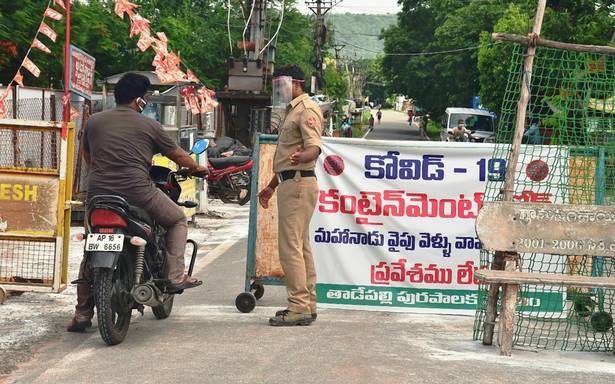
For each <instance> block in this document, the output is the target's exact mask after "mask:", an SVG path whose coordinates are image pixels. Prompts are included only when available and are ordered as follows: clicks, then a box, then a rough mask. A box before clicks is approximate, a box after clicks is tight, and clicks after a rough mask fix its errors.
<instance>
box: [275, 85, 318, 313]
mask: <svg viewBox="0 0 615 384" xmlns="http://www.w3.org/2000/svg"><path fill="white" fill-rule="evenodd" d="M322 125H323V117H322V113H321V111H320V108H319V107H318V105H317V104H316V103H315V102H314V101H312V100H311V99H310V98H309V96H308V95H307V94H303V95H301V96H299V97H297V98H295V99H294V100H292V101H291V102H290V105H289V106H288V107H287V110H286V119H285V120H284V123H283V124H282V128H281V129H280V131H279V136H278V145H277V148H276V152H275V156H274V159H273V172H275V174H276V175H277V177H278V181H279V185H278V187H277V193H278V253H279V257H280V264H281V265H282V269H283V270H284V274H285V275H286V290H287V292H288V309H289V310H290V311H292V312H296V313H301V314H306V315H309V314H311V313H316V269H315V267H314V257H313V255H312V246H311V244H310V221H311V219H312V214H313V213H314V208H315V207H316V201H317V199H318V183H317V181H316V177H315V175H314V168H315V166H316V161H312V162H310V163H300V164H295V165H291V162H290V156H291V155H292V154H293V153H295V151H297V149H298V148H299V147H301V148H308V147H312V146H316V147H319V148H320V147H321V138H320V137H321V132H322Z"/></svg>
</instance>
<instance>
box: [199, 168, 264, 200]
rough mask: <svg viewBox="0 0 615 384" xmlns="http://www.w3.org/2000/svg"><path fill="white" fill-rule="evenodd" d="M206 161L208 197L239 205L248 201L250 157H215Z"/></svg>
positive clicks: (250, 170) (250, 171) (250, 175)
mask: <svg viewBox="0 0 615 384" xmlns="http://www.w3.org/2000/svg"><path fill="white" fill-rule="evenodd" d="M208 161H209V164H208V168H209V177H208V178H207V187H208V191H207V193H208V195H209V196H210V197H212V198H214V199H220V200H222V202H224V203H234V204H239V205H245V204H246V203H247V202H248V201H250V191H251V186H252V166H253V165H254V161H253V160H252V158H251V157H250V156H230V157H215V158H210V159H208Z"/></svg>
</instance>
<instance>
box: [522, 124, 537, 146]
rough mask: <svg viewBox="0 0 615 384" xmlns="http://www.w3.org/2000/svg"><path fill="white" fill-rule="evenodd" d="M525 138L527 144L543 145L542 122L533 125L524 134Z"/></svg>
mask: <svg viewBox="0 0 615 384" xmlns="http://www.w3.org/2000/svg"><path fill="white" fill-rule="evenodd" d="M523 138H524V139H525V142H526V143H527V144H542V136H541V135H540V122H538V123H533V124H532V125H530V127H529V128H528V129H527V130H526V131H525V133H524V134H523Z"/></svg>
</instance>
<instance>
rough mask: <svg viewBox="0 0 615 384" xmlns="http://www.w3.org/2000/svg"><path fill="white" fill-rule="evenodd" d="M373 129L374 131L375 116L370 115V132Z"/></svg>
mask: <svg viewBox="0 0 615 384" xmlns="http://www.w3.org/2000/svg"><path fill="white" fill-rule="evenodd" d="M372 129H374V115H372V114H371V113H370V114H369V130H370V131H371V130H372Z"/></svg>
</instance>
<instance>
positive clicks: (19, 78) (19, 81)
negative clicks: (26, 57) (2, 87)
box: [13, 70, 23, 87]
mask: <svg viewBox="0 0 615 384" xmlns="http://www.w3.org/2000/svg"><path fill="white" fill-rule="evenodd" d="M13 80H15V82H16V83H17V84H19V85H20V86H22V87H23V76H22V74H21V71H19V70H17V74H16V75H15V77H14V78H13Z"/></svg>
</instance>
